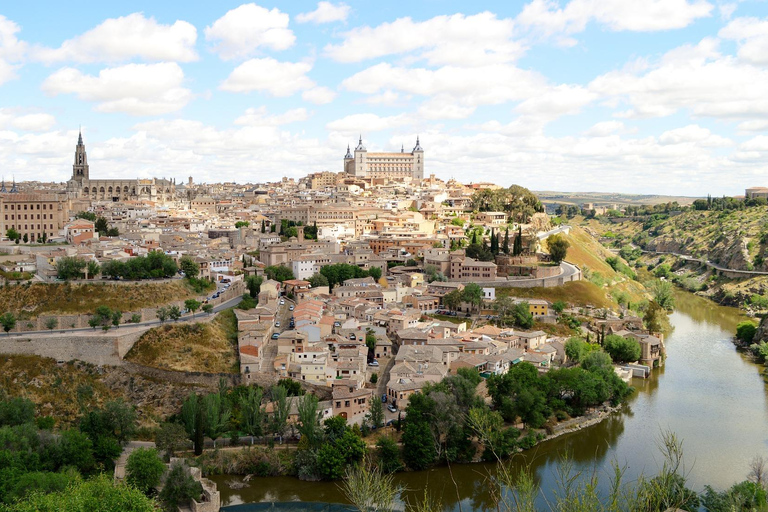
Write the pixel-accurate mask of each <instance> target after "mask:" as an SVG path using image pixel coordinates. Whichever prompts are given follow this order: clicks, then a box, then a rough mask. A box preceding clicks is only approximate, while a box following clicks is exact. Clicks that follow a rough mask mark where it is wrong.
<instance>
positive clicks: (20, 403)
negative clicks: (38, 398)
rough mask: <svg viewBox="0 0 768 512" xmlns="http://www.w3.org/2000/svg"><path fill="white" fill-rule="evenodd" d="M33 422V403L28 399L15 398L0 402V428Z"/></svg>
mask: <svg viewBox="0 0 768 512" xmlns="http://www.w3.org/2000/svg"><path fill="white" fill-rule="evenodd" d="M34 420H35V403H34V402H33V401H32V400H30V399H28V398H21V397H15V398H11V399H8V400H2V401H0V427H4V426H9V427H13V426H16V425H23V424H25V423H32V422H33V421H34Z"/></svg>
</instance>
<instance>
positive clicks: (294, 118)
mask: <svg viewBox="0 0 768 512" xmlns="http://www.w3.org/2000/svg"><path fill="white" fill-rule="evenodd" d="M307 119H309V112H307V109H305V108H294V109H291V110H288V111H286V112H283V113H282V114H277V115H269V114H268V113H267V107H264V106H261V107H258V108H249V109H246V111H245V114H243V115H242V116H240V117H238V118H237V119H235V124H237V125H246V126H280V125H283V124H290V123H296V122H298V121H306V120H307Z"/></svg>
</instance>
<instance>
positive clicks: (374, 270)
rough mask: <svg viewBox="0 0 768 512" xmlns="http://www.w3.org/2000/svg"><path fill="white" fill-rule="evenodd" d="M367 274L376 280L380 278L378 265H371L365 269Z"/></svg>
mask: <svg viewBox="0 0 768 512" xmlns="http://www.w3.org/2000/svg"><path fill="white" fill-rule="evenodd" d="M367 272H368V275H369V276H371V277H372V278H373V279H374V280H376V281H378V280H379V279H381V269H380V268H379V267H371V268H369V269H368V270H367Z"/></svg>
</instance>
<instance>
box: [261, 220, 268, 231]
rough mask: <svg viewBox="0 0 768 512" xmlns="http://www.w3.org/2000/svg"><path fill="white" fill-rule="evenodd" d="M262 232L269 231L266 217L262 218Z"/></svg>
mask: <svg viewBox="0 0 768 512" xmlns="http://www.w3.org/2000/svg"><path fill="white" fill-rule="evenodd" d="M261 232H262V233H266V232H267V222H266V221H265V220H264V219H261Z"/></svg>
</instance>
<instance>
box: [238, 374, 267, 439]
mask: <svg viewBox="0 0 768 512" xmlns="http://www.w3.org/2000/svg"><path fill="white" fill-rule="evenodd" d="M262 397H263V392H262V390H261V388H260V387H258V386H248V389H247V390H246V392H245V393H243V394H241V395H240V396H239V405H240V428H242V430H243V432H244V433H245V434H247V435H249V436H260V435H262V433H263V429H264V420H265V413H264V408H263V407H262V406H261V399H262Z"/></svg>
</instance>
